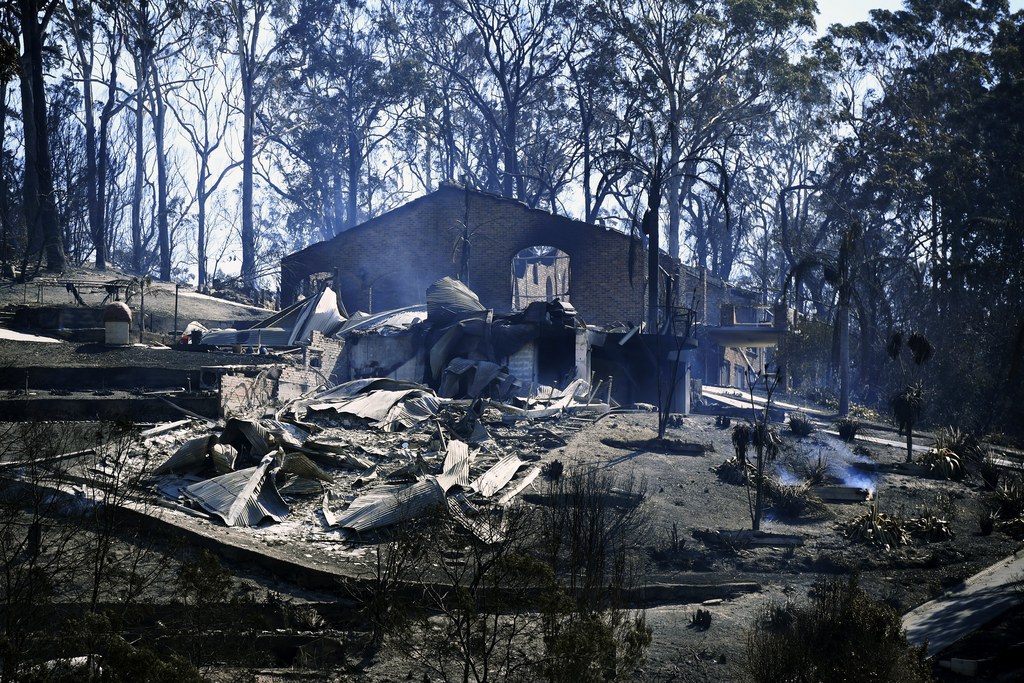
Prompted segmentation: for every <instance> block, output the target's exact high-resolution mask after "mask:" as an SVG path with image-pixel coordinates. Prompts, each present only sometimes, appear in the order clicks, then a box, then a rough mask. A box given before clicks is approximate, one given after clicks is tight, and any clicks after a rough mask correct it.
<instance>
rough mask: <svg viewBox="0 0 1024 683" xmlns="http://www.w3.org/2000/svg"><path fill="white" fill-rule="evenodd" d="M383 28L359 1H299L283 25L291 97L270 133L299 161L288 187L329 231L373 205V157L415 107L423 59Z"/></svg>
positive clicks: (287, 89)
mask: <svg viewBox="0 0 1024 683" xmlns="http://www.w3.org/2000/svg"><path fill="white" fill-rule="evenodd" d="M388 38H389V34H388V30H387V27H386V26H384V25H382V24H381V23H380V21H379V17H378V16H377V14H376V13H375V12H374V11H371V10H370V9H368V8H366V7H364V6H362V5H361V4H359V3H349V4H345V3H342V4H337V3H334V2H326V1H325V0H304V1H303V2H301V3H299V4H298V6H297V8H296V10H295V14H294V16H293V17H292V18H291V22H290V26H288V27H287V28H286V29H285V30H284V31H283V33H282V39H283V42H284V44H285V45H286V47H285V48H283V49H282V51H281V56H282V59H283V61H285V62H287V63H288V64H289V68H288V70H287V75H285V76H284V77H283V78H282V84H283V86H284V87H283V91H284V93H286V94H285V97H284V98H283V100H284V102H285V103H286V104H285V106H284V107H282V112H281V114H282V119H283V120H281V121H280V123H278V124H277V126H276V128H277V131H276V132H275V134H274V135H273V139H274V141H275V142H277V143H279V144H281V145H282V146H284V147H285V148H286V149H287V150H288V151H289V152H290V155H291V157H292V159H293V163H297V164H300V165H302V166H305V167H306V168H305V169H304V170H299V171H298V172H295V171H293V172H292V174H291V177H290V178H289V188H288V191H287V195H288V196H289V197H293V198H302V201H303V203H304V204H306V206H307V207H308V210H309V211H311V213H313V214H314V215H319V216H320V221H318V222H320V223H321V224H322V225H324V226H325V227H326V228H327V229H325V230H324V236H325V238H327V237H333V236H334V235H336V234H338V233H340V232H341V231H343V230H347V229H349V228H351V227H353V226H354V225H356V224H357V223H358V222H360V220H361V219H362V218H364V217H365V215H366V213H367V210H369V209H370V208H371V206H372V205H371V203H370V201H369V196H365V197H364V195H366V193H368V192H370V191H372V190H374V189H375V188H374V186H373V181H374V180H375V178H376V175H375V171H376V169H375V168H374V162H375V161H378V160H379V156H380V154H381V153H382V152H383V151H387V150H388V148H389V146H391V144H392V140H393V139H394V138H395V136H396V134H397V131H398V130H399V128H400V126H401V125H402V124H403V122H404V120H405V118H406V116H407V112H408V110H409V109H410V107H411V106H412V105H411V101H412V97H411V95H412V93H413V89H414V87H415V85H416V82H417V76H418V74H417V72H418V69H417V67H416V66H415V65H414V64H413V62H412V61H411V60H409V59H407V58H405V57H404V56H403V55H402V53H401V52H399V51H394V50H388V49H387V48H386V45H385V43H386V42H387V40H388Z"/></svg>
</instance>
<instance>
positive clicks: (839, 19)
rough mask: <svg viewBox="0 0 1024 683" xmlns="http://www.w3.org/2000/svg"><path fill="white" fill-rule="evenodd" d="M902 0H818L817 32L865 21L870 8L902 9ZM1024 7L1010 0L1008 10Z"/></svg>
mask: <svg viewBox="0 0 1024 683" xmlns="http://www.w3.org/2000/svg"><path fill="white" fill-rule="evenodd" d="M902 7H903V2H902V0H818V22H817V23H818V33H824V32H825V31H826V29H828V27H829V25H830V24H853V23H856V22H858V21H866V20H867V19H868V18H869V16H868V13H869V12H870V11H871V10H872V9H888V10H897V9H902ZM1020 9H1024V0H1010V10H1011V11H1014V12H1016V11H1017V10H1020Z"/></svg>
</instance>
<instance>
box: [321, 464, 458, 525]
mask: <svg viewBox="0 0 1024 683" xmlns="http://www.w3.org/2000/svg"><path fill="white" fill-rule="evenodd" d="M443 503H444V489H442V488H441V485H440V484H439V483H438V481H437V479H435V478H434V477H425V478H424V479H422V480H420V481H418V482H416V483H415V484H412V485H411V486H406V487H404V488H400V487H397V486H382V487H381V488H379V489H376V490H374V491H371V492H370V493H367V494H366V495H363V496H360V497H359V498H356V499H355V500H354V501H352V504H351V505H349V506H348V509H347V510H345V511H344V513H342V514H341V515H340V516H338V517H337V518H336V520H335V525H336V526H340V527H342V528H344V529H352V530H353V531H359V532H361V531H368V530H370V529H379V528H381V527H386V526H390V525H392V524H397V523H398V522H404V521H407V520H410V519H414V518H415V517H418V516H419V515H422V514H423V513H424V512H426V511H427V510H429V509H431V508H434V507H437V506H438V505H441V504H443ZM325 517H326V515H325Z"/></svg>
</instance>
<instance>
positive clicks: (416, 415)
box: [377, 395, 441, 432]
mask: <svg viewBox="0 0 1024 683" xmlns="http://www.w3.org/2000/svg"><path fill="white" fill-rule="evenodd" d="M440 407H441V399H439V398H437V397H436V396H433V395H427V396H415V397H413V398H409V399H406V400H404V401H400V402H398V403H396V404H395V405H394V407H392V408H391V410H389V411H388V414H387V416H386V417H385V418H384V419H383V420H381V421H380V422H378V423H377V426H378V427H380V428H381V430H383V431H385V432H397V431H399V430H402V429H409V428H410V427H415V426H416V425H418V424H420V423H421V422H423V421H424V420H428V419H430V418H431V417H433V416H434V415H436V414H437V411H438V409H439V408H440Z"/></svg>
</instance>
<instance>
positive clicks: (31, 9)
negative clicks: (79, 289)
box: [14, 0, 67, 272]
mask: <svg viewBox="0 0 1024 683" xmlns="http://www.w3.org/2000/svg"><path fill="white" fill-rule="evenodd" d="M59 5H60V1H59V0H18V2H17V6H16V9H15V10H14V14H15V16H16V18H17V24H18V27H19V32H20V38H21V44H22V54H21V111H22V122H23V130H24V134H25V181H24V185H23V188H24V206H25V224H26V227H27V230H28V232H29V235H30V236H31V241H30V242H29V247H30V250H42V251H43V252H44V253H45V256H46V269H47V270H49V271H51V272H61V271H63V270H64V269H65V268H66V267H67V258H66V257H65V255H64V246H63V243H62V241H61V231H60V226H59V225H58V224H57V207H56V204H55V203H54V195H53V166H52V160H51V157H50V136H49V126H48V122H47V114H46V79H45V76H46V74H45V72H44V65H43V51H44V45H45V43H46V32H47V29H48V27H49V25H50V20H51V19H53V14H54V12H55V11H56V10H57V8H58V6H59ZM27 259H28V254H26V262H27Z"/></svg>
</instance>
